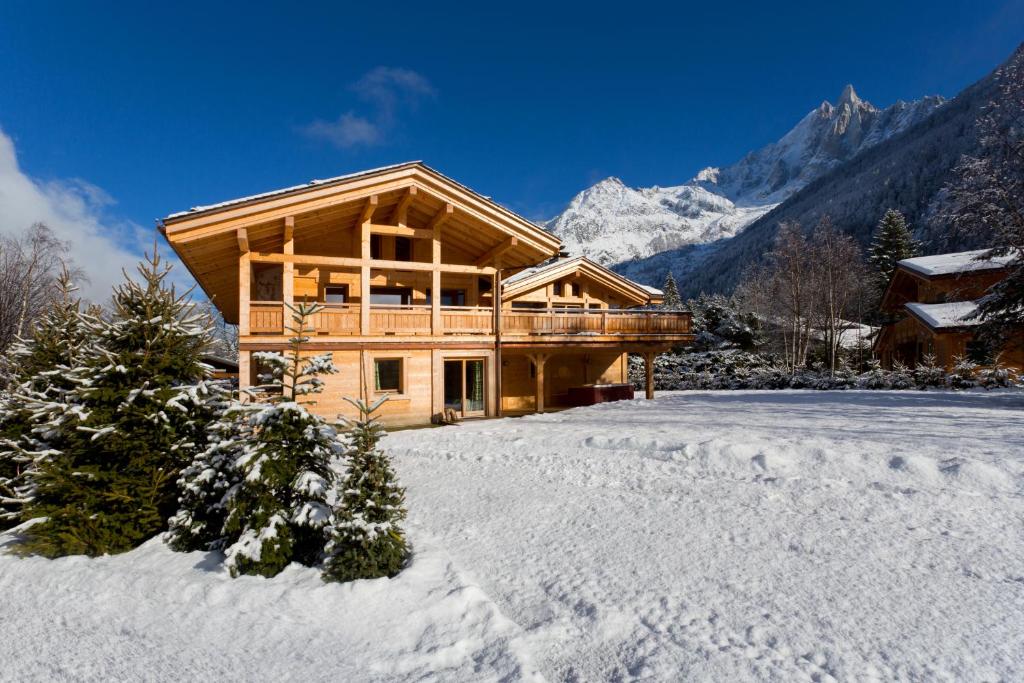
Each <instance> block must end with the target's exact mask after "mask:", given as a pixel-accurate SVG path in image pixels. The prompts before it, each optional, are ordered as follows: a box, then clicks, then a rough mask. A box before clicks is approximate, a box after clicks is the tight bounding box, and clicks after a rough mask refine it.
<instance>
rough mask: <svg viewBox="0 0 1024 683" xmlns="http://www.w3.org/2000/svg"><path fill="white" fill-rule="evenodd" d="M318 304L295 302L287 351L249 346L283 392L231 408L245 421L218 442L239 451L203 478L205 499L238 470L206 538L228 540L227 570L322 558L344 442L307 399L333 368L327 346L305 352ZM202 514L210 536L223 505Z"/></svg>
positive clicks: (265, 571) (267, 572)
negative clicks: (217, 528)
mask: <svg viewBox="0 0 1024 683" xmlns="http://www.w3.org/2000/svg"><path fill="white" fill-rule="evenodd" d="M321 309H322V307H321V306H318V305H315V304H301V305H299V306H297V307H293V308H292V324H291V325H290V326H289V328H288V329H289V331H290V332H291V333H292V337H291V339H290V350H289V353H288V354H287V355H283V356H282V355H278V354H275V353H260V354H254V356H255V358H256V360H258V361H260V362H262V363H263V364H265V365H267V366H268V367H269V368H270V370H271V386H272V387H274V388H276V389H277V390H278V391H279V392H280V393H279V394H278V395H277V396H275V397H273V398H272V399H271V400H270V402H269V403H267V404H263V405H260V406H257V407H254V408H253V409H252V410H250V411H246V412H239V413H236V417H238V418H240V419H242V420H243V422H242V424H241V425H240V426H238V427H237V432H235V433H234V434H233V435H232V437H231V438H232V439H233V441H234V443H230V442H228V443H225V444H224V445H223V456H224V457H225V458H229V459H230V458H232V457H235V456H237V457H235V460H234V465H233V466H230V465H229V463H224V464H222V465H216V466H214V467H211V469H212V470H214V471H215V472H216V473H217V474H214V475H213V476H212V477H211V481H210V482H206V483H209V484H210V485H211V486H212V489H211V490H210V491H209V495H208V496H207V498H206V500H215V499H217V496H218V492H219V489H220V488H224V486H225V485H226V484H229V483H230V481H231V479H232V477H234V476H237V480H238V483H237V485H235V484H231V485H230V486H227V490H226V495H225V496H223V497H222V500H223V503H222V504H223V508H224V517H223V519H224V521H223V533H222V538H221V539H215V540H214V541H213V542H212V543H213V545H211V546H210V547H218V546H223V547H224V548H225V554H226V556H227V559H226V563H227V566H228V569H229V570H230V572H231V574H232V576H238V575H240V574H257V575H262V576H267V577H271V576H275V575H277V574H278V573H280V572H281V570H283V569H284V568H285V567H286V566H288V564H289V563H290V562H298V563H300V564H304V565H307V566H311V565H314V564H317V563H318V562H320V561H321V560H322V559H323V555H324V549H325V546H326V545H327V541H328V539H329V538H330V528H329V524H330V521H331V516H332V509H331V506H330V504H329V494H330V489H331V483H332V481H333V472H332V470H331V463H332V461H333V460H335V459H336V458H339V457H341V456H342V454H343V452H344V449H345V445H344V442H343V440H342V438H341V436H340V435H339V433H338V431H337V430H336V429H335V428H334V427H333V426H331V425H329V424H327V423H326V422H325V421H324V420H323V418H321V417H319V416H317V415H314V414H313V413H311V412H309V411H308V410H307V409H306V407H305V406H306V405H308V404H311V403H312V401H311V400H310V399H309V398H308V397H309V396H310V395H311V394H316V393H318V392H320V391H322V389H323V380H321V379H320V378H319V375H322V374H329V373H334V372H337V369H336V368H335V367H334V365H333V363H332V361H331V354H325V355H322V356H312V357H310V356H306V355H304V352H303V349H304V347H305V344H306V342H307V341H308V339H309V337H308V334H309V332H310V331H311V330H310V329H309V328H308V326H307V324H308V319H309V316H311V315H313V314H315V313H317V312H318V311H319V310H321ZM212 455H217V453H214V454H212ZM211 457H212V456H211ZM198 467H202V464H199V465H198ZM232 467H234V468H237V472H233V471H232ZM220 477H223V479H224V481H223V482H220V481H218V478H220ZM199 498H201V496H200V497H199ZM186 514H191V519H192V520H198V519H200V517H199V516H197V515H196V514H195V513H187V512H186ZM181 515H182V513H179V516H181ZM202 515H204V516H205V519H203V520H202V521H201V522H200V523H201V524H205V525H207V529H208V534H207V535H206V536H205V538H206V539H209V538H211V537H213V533H212V531H213V526H212V523H215V522H217V521H218V520H219V519H220V515H221V513H220V512H219V511H218V510H217V509H210V508H206V509H205V510H204V511H203V512H202ZM200 531H201V533H200V534H199V535H202V534H203V533H207V532H202V530H200Z"/></svg>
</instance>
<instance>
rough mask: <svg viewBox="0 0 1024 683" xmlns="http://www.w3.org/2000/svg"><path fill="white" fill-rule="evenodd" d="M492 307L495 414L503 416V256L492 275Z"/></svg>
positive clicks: (496, 261) (497, 261) (496, 262)
mask: <svg viewBox="0 0 1024 683" xmlns="http://www.w3.org/2000/svg"><path fill="white" fill-rule="evenodd" d="M478 303H479V302H478ZM491 308H492V309H493V320H494V397H495V398H494V401H495V402H494V414H495V415H497V416H498V417H501V411H502V408H501V363H502V361H501V257H498V259H497V260H495V262H494V275H492V276H491Z"/></svg>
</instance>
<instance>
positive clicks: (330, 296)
mask: <svg viewBox="0 0 1024 683" xmlns="http://www.w3.org/2000/svg"><path fill="white" fill-rule="evenodd" d="M346 301H348V285H331V286H329V287H324V303H325V304H343V303H345V302H346Z"/></svg>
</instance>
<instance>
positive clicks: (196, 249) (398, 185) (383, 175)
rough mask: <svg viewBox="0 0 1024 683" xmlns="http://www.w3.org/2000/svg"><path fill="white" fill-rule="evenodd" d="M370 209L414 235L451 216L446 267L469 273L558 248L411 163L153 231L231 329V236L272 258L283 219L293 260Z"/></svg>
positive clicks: (211, 208)
mask: <svg viewBox="0 0 1024 683" xmlns="http://www.w3.org/2000/svg"><path fill="white" fill-rule="evenodd" d="M371 200H373V203H371ZM371 206H372V207H373V208H370V209H369V211H370V214H369V215H370V216H371V218H372V217H373V216H377V222H378V223H381V224H382V225H383V224H386V223H387V222H388V220H387V217H388V216H389V215H391V216H392V217H393V216H394V215H395V212H397V211H399V208H398V207H399V206H402V207H403V208H402V210H403V211H405V212H406V214H407V219H406V220H407V223H408V225H407V227H409V228H413V229H422V228H425V227H429V225H430V223H431V221H432V220H433V219H435V218H437V217H438V216H439V215H440V214H441V213H442V212H444V211H450V214H449V216H448V217H447V219H446V220H445V221H444V227H443V231H442V239H443V240H444V246H443V249H444V251H445V258H446V261H448V262H451V263H455V264H465V265H473V264H475V263H476V262H477V261H478V260H480V259H486V258H490V257H492V256H493V254H496V253H501V258H502V262H503V264H504V265H505V267H507V268H516V267H523V266H530V265H533V264H535V263H538V262H541V261H543V260H545V259H547V258H550V257H552V256H554V255H556V254H557V253H558V251H559V248H560V247H561V240H559V239H558V238H557V237H555V236H554V235H552V234H551V233H549V232H547V231H546V230H544V229H543V228H541V227H540V226H538V225H536V224H535V223H533V222H531V221H529V220H527V219H526V218H523V217H522V216H520V215H519V214H517V213H515V212H513V211H511V210H509V209H507V208H505V207H503V206H501V205H500V204H497V203H496V202H494V201H493V200H492V199H491V198H489V197H485V196H483V195H481V194H479V193H477V192H475V191H473V190H471V189H470V188H468V187H466V186H465V185H462V184H461V183H458V182H456V181H454V180H452V179H451V178H449V177H447V176H445V175H443V174H441V173H439V172H438V171H435V170H434V169H432V168H430V167H429V166H426V165H425V164H423V163H421V162H419V161H411V162H406V163H402V164H395V165H392V166H383V167H380V168H375V169H371V170H368V171H360V172H358V173H350V174H347V175H343V176H337V177H334V178H329V179H326V180H314V181H311V182H309V183H306V184H303V185H293V186H290V187H286V188H282V189H279V190H272V191H270V192H263V193H260V194H255V195H249V196H246V197H239V198H236V199H231V200H228V201H224V202H220V203H217V204H210V205H206V206H197V207H194V208H192V209H189V210H187V211H180V212H177V213H172V214H170V215H168V216H167V217H165V218H164V219H163V220H162V221H160V222H159V226H160V230H161V232H162V233H163V234H164V236H165V237H166V238H167V241H168V242H169V243H170V244H171V246H172V248H173V249H174V251H175V252H176V253H177V254H178V256H179V257H180V258H181V260H182V261H183V262H184V263H185V265H186V267H188V269H189V271H190V272H191V273H192V275H193V276H194V277H195V278H196V280H197V281H198V282H199V284H200V286H201V287H202V288H203V290H204V291H205V292H206V294H207V296H208V297H209V298H210V300H211V301H213V303H214V305H216V306H217V308H219V309H220V311H221V312H222V313H223V314H224V316H225V318H226V319H227V320H229V321H234V320H236V319H237V317H238V310H237V308H238V301H237V298H238V261H239V259H238V257H239V253H240V251H239V244H238V241H237V239H238V234H239V232H238V231H239V229H240V228H244V229H245V230H246V236H247V242H248V244H250V245H251V249H252V251H253V252H280V251H281V249H282V244H283V239H284V238H283V236H284V225H285V220H286V219H291V220H292V221H293V224H294V239H295V249H296V253H297V254H304V255H310V254H317V255H326V254H321V252H320V250H321V249H322V248H323V244H324V243H325V242H327V241H329V240H331V239H334V240H335V241H337V239H338V238H339V235H342V234H352V233H351V231H352V230H353V229H355V228H356V226H357V224H358V223H359V222H360V221H364V220H366V218H361V215H362V214H363V213H364V212H365V211H366V210H368V209H367V207H371ZM449 207H450V208H449ZM382 217H383V218H382ZM392 222H393V220H392ZM345 239H348V238H347V237H346V238H345Z"/></svg>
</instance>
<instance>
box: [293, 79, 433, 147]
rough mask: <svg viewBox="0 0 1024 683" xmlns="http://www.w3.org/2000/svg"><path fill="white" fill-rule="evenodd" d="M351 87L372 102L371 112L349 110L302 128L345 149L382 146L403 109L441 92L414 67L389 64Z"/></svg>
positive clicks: (416, 105)
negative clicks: (333, 119)
mask: <svg viewBox="0 0 1024 683" xmlns="http://www.w3.org/2000/svg"><path fill="white" fill-rule="evenodd" d="M349 88H350V89H351V90H352V91H353V92H355V93H356V95H357V96H358V97H359V99H361V100H363V101H364V102H366V103H367V104H368V105H369V107H370V108H371V109H372V113H371V114H370V115H362V114H358V113H356V112H355V111H353V110H349V111H347V112H345V113H343V114H342V115H341V116H339V117H338V118H337V120H335V121H322V120H316V121H313V122H312V123H310V124H307V125H306V126H303V128H302V131H303V132H304V133H305V134H306V135H309V136H310V137H313V138H319V139H322V140H326V141H328V142H330V143H331V144H332V145H334V146H335V147H339V148H342V149H348V148H351V147H357V146H359V145H363V146H367V147H370V146H373V145H379V144H381V143H383V142H384V141H385V138H386V136H387V134H388V133H389V132H390V131H391V130H392V129H393V128H394V127H395V125H396V123H397V121H398V117H399V113H400V112H401V111H402V110H403V109H407V110H410V111H415V110H416V108H417V107H418V106H419V103H420V102H421V101H422V100H423V99H424V98H431V97H435V96H436V95H437V91H436V90H435V89H434V86H432V85H431V84H430V81H428V80H427V79H426V78H424V77H423V76H421V75H420V74H418V73H416V72H415V71H413V70H412V69H402V68H397V67H388V66H378V67H375V68H373V69H371V70H370V71H368V72H366V73H365V74H364V75H363V76H362V77H361V78H360V79H359V80H358V81H356V82H355V83H353V84H352V85H351V86H349Z"/></svg>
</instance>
